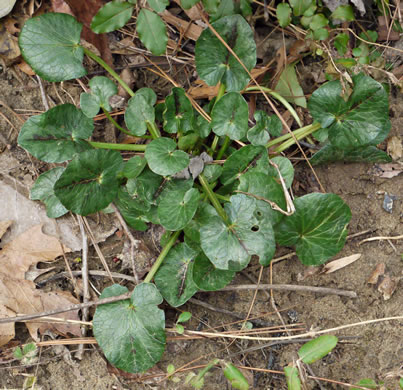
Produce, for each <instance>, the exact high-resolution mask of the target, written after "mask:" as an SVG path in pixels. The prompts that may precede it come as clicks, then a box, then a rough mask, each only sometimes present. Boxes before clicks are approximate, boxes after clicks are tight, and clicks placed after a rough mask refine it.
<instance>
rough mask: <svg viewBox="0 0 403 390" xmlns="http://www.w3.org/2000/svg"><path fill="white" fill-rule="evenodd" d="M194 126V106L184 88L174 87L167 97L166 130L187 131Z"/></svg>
mask: <svg viewBox="0 0 403 390" xmlns="http://www.w3.org/2000/svg"><path fill="white" fill-rule="evenodd" d="M193 128H194V115H193V106H192V103H190V100H189V99H188V98H187V96H186V93H185V90H184V89H183V88H172V92H171V94H170V95H169V96H167V98H166V99H165V111H164V130H165V131H166V132H167V133H171V134H172V133H177V132H178V131H179V132H182V133H187V132H188V131H190V130H193Z"/></svg>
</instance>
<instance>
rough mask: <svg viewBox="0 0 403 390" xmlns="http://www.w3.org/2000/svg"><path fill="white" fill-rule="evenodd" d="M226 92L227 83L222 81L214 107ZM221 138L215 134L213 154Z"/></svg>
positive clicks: (212, 147) (212, 145)
mask: <svg viewBox="0 0 403 390" xmlns="http://www.w3.org/2000/svg"><path fill="white" fill-rule="evenodd" d="M224 94H225V84H224V83H220V87H219V88H218V93H217V96H216V98H215V102H214V106H213V108H214V107H215V105H216V104H217V102H218V101H219V100H220V99H221V98H222V97H223V96H224ZM219 139H220V137H219V136H218V135H215V136H214V139H213V143H212V144H211V153H212V154H211V155H213V154H214V152H215V150H216V148H217V145H218V141H219Z"/></svg>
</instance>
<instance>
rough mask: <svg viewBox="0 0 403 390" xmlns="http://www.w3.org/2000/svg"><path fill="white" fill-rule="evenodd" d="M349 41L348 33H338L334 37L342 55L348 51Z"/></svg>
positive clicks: (338, 50) (336, 46) (335, 44)
mask: <svg viewBox="0 0 403 390" xmlns="http://www.w3.org/2000/svg"><path fill="white" fill-rule="evenodd" d="M348 41H349V36H348V35H347V34H346V33H341V34H337V35H336V38H334V47H335V48H336V49H337V52H338V53H339V55H340V56H344V54H346V53H347V45H348Z"/></svg>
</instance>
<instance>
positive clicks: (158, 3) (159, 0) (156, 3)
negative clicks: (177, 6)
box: [147, 0, 169, 13]
mask: <svg viewBox="0 0 403 390" xmlns="http://www.w3.org/2000/svg"><path fill="white" fill-rule="evenodd" d="M147 3H148V4H149V6H150V7H151V8H152V9H153V10H154V11H155V12H158V13H160V12H164V10H165V8H166V7H167V6H168V5H169V0H147Z"/></svg>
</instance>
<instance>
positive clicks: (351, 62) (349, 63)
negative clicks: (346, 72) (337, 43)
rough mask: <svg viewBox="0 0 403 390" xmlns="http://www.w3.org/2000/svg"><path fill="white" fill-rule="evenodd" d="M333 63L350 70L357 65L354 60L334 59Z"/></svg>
mask: <svg viewBox="0 0 403 390" xmlns="http://www.w3.org/2000/svg"><path fill="white" fill-rule="evenodd" d="M334 62H335V63H336V64H338V65H343V66H345V67H346V68H348V69H349V68H352V67H353V66H355V65H356V64H357V62H356V60H355V59H354V58H336V59H335V60H334Z"/></svg>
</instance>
